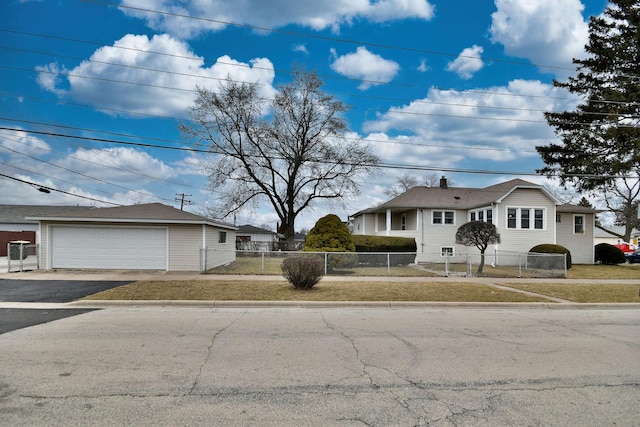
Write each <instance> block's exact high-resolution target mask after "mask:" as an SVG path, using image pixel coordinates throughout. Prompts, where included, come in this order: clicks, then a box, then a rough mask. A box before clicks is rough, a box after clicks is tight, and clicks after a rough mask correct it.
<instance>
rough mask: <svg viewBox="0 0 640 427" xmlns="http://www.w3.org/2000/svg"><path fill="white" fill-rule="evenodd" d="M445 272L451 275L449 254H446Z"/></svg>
mask: <svg viewBox="0 0 640 427" xmlns="http://www.w3.org/2000/svg"><path fill="white" fill-rule="evenodd" d="M444 274H446V275H447V277H449V254H448V253H447V254H445V256H444Z"/></svg>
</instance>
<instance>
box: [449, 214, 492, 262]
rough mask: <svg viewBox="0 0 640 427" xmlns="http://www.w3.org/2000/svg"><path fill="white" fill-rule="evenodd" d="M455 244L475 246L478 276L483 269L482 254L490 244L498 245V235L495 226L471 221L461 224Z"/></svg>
mask: <svg viewBox="0 0 640 427" xmlns="http://www.w3.org/2000/svg"><path fill="white" fill-rule="evenodd" d="M456 243H458V244H460V245H465V246H475V247H476V248H478V250H479V251H480V265H478V274H481V273H482V269H483V268H484V252H485V251H486V250H487V247H488V246H489V245H490V244H494V243H500V233H498V229H497V228H496V226H495V225H493V224H491V223H488V222H484V221H471V222H467V223H466V224H462V225H461V226H460V228H458V231H457V232H456Z"/></svg>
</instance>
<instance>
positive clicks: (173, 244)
mask: <svg viewBox="0 0 640 427" xmlns="http://www.w3.org/2000/svg"><path fill="white" fill-rule="evenodd" d="M202 232H203V231H202V225H171V226H170V227H169V270H170V271H199V270H200V248H201V247H202Z"/></svg>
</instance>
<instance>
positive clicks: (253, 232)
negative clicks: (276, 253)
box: [236, 224, 278, 251]
mask: <svg viewBox="0 0 640 427" xmlns="http://www.w3.org/2000/svg"><path fill="white" fill-rule="evenodd" d="M277 244H278V234H277V233H274V232H273V231H269V230H265V229H264V228H259V227H254V226H253V225H248V224H245V225H240V226H239V227H238V231H237V232H236V249H238V250H241V251H272V250H274V248H276V247H277Z"/></svg>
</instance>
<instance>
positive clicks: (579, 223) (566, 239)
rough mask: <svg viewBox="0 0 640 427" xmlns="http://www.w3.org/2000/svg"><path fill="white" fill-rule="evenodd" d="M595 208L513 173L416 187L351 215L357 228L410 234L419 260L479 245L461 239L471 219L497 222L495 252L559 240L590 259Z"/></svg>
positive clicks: (584, 260)
mask: <svg viewBox="0 0 640 427" xmlns="http://www.w3.org/2000/svg"><path fill="white" fill-rule="evenodd" d="M598 212H599V211H596V210H594V209H591V208H585V207H581V206H575V205H568V204H562V203H561V202H560V201H559V200H557V199H556V198H555V197H554V196H553V195H552V194H551V193H549V192H548V191H546V190H545V189H544V187H542V186H540V185H537V184H533V183H530V182H527V181H524V180H521V179H514V180H511V181H507V182H504V183H501V184H496V185H492V186H490V187H486V188H460V187H449V186H448V185H447V181H446V179H445V178H444V177H443V178H442V179H441V180H440V186H439V187H422V186H418V187H413V188H411V189H409V190H407V191H406V192H404V193H402V194H400V195H399V196H397V197H395V198H393V199H391V200H389V201H387V202H386V203H383V204H382V205H380V206H377V207H374V208H370V209H365V210H362V211H360V212H357V213H356V214H354V215H352V217H351V218H352V225H353V234H362V235H374V236H398V237H411V238H414V239H415V240H416V246H417V252H418V253H417V256H416V262H427V261H437V259H438V258H439V257H445V256H451V255H456V254H458V253H467V252H469V253H476V252H477V249H475V248H468V247H465V246H462V245H458V244H456V242H455V234H456V231H457V230H458V228H459V227H460V226H461V225H462V224H464V223H466V222H469V221H476V220H477V221H486V222H490V223H492V224H494V225H495V226H496V227H497V229H498V231H499V232H500V236H501V240H502V242H501V243H500V244H498V245H495V247H494V248H492V252H494V253H500V252H505V253H506V252H520V253H523V252H527V251H529V249H531V248H532V247H533V246H535V245H538V244H545V243H547V244H548V243H551V244H558V245H562V246H564V247H566V248H567V249H569V251H571V256H572V260H573V262H574V263H577V264H592V263H593V259H594V228H595V227H594V224H595V214H596V213H598Z"/></svg>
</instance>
